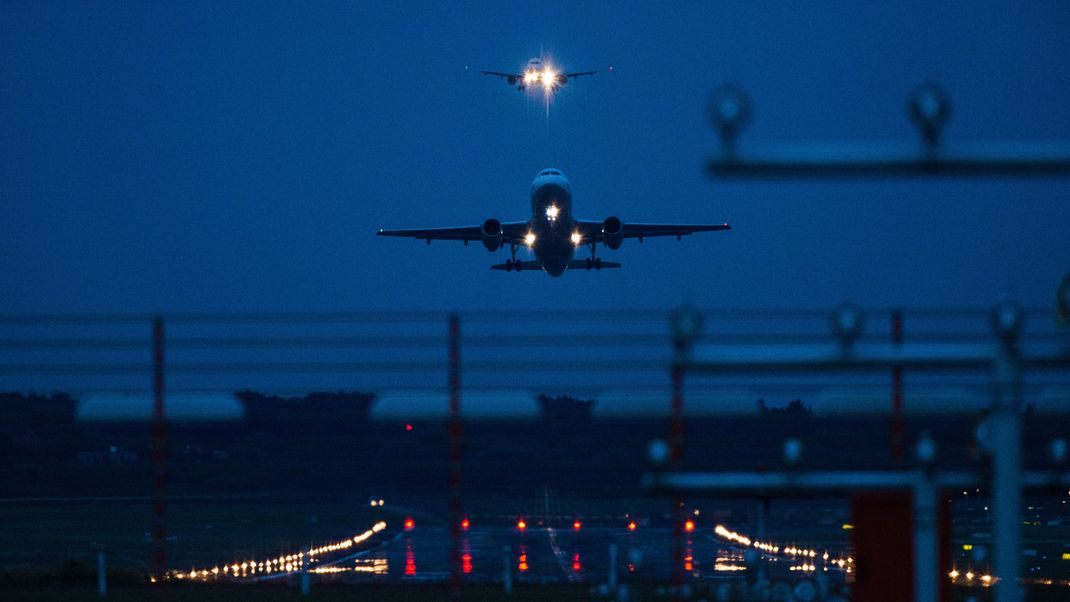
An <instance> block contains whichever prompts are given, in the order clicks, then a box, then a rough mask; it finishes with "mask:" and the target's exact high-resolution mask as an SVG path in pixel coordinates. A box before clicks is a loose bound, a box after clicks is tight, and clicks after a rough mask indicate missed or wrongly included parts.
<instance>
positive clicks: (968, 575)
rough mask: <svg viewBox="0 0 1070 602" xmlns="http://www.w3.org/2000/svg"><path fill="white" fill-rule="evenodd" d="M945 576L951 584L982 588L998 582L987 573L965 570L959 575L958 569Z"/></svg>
mask: <svg viewBox="0 0 1070 602" xmlns="http://www.w3.org/2000/svg"><path fill="white" fill-rule="evenodd" d="M947 576H948V577H949V578H950V579H951V582H952V583H962V584H964V585H977V584H980V585H981V586H983V587H989V586H990V585H992V584H993V583H998V582H999V578H998V577H993V576H992V575H989V574H987V573H985V574H983V575H982V574H980V573H974V572H973V570H972V569H969V570H967V571H966V572H965V573H960V572H959V571H958V569H951V572H950V573H948V574H947ZM959 577H962V579H959ZM1045 585H1051V583H1046V584H1045Z"/></svg>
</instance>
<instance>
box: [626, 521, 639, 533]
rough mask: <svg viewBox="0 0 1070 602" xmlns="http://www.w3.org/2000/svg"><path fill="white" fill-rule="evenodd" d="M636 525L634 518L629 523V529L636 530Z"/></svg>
mask: <svg viewBox="0 0 1070 602" xmlns="http://www.w3.org/2000/svg"><path fill="white" fill-rule="evenodd" d="M636 526H637V525H636V524H635V521H634V520H633V521H631V522H629V523H628V530H629V531H635V528H636Z"/></svg>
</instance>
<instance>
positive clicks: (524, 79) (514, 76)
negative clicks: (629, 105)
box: [483, 57, 596, 92]
mask: <svg viewBox="0 0 1070 602" xmlns="http://www.w3.org/2000/svg"><path fill="white" fill-rule="evenodd" d="M595 73H596V72H595V71H576V72H574V73H558V72H557V71H555V70H554V68H553V67H551V66H550V65H544V64H543V62H542V59H540V58H537V57H536V58H533V59H531V60H529V61H528V64H527V66H526V67H525V68H524V72H523V73H501V72H499V71H484V72H483V75H496V76H498V77H503V78H505V80H506V81H508V82H509V85H510V86H516V89H517V90H520V91H521V92H523V91H524V90H525V89H527V87H528V86H534V85H536V84H542V86H543V88H544V89H546V90H547V91H550V92H552V91H554V90H556V89H557V88H560V87H561V86H563V85H565V84H567V83H568V79H569V78H570V77H579V76H581V75H594V74H595Z"/></svg>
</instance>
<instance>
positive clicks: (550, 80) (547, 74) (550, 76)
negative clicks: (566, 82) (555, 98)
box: [542, 69, 557, 90]
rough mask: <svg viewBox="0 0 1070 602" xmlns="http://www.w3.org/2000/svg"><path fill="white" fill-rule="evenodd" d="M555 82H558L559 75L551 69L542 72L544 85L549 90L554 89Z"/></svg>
mask: <svg viewBox="0 0 1070 602" xmlns="http://www.w3.org/2000/svg"><path fill="white" fill-rule="evenodd" d="M555 81H557V73H555V72H554V71H552V70H550V69H546V70H545V71H543V72H542V85H543V86H544V87H545V88H546V89H547V90H550V89H553V87H554V82H555Z"/></svg>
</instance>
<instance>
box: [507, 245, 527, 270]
mask: <svg viewBox="0 0 1070 602" xmlns="http://www.w3.org/2000/svg"><path fill="white" fill-rule="evenodd" d="M519 247H520V245H518V244H516V243H509V255H510V256H511V257H512V259H506V260H505V271H506V272H512V271H513V270H516V271H518V272H519V271H520V270H521V269H522V268H523V264H524V262H522V261H519V260H517V258H516V250H517V249H518V248H519Z"/></svg>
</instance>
